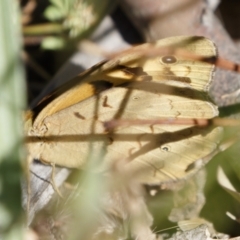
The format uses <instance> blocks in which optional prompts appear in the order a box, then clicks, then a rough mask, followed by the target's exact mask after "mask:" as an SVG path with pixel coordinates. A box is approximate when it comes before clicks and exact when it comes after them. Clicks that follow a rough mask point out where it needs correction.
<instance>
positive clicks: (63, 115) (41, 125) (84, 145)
mask: <svg viewBox="0 0 240 240" xmlns="http://www.w3.org/2000/svg"><path fill="white" fill-rule="evenodd" d="M164 48H168V49H169V48H172V49H178V48H181V49H183V50H186V51H187V52H189V53H193V54H195V55H199V56H203V57H216V47H215V46H214V44H213V43H212V42H211V41H210V40H208V39H206V38H204V37H191V36H177V37H171V38H166V39H162V40H159V41H157V42H155V43H147V44H143V45H140V46H137V47H133V48H131V49H130V50H128V51H126V52H124V53H123V54H120V55H117V56H116V57H114V58H112V59H111V60H108V61H104V62H101V63H99V64H97V65H95V66H93V67H92V68H90V69H89V70H87V71H85V72H83V73H81V74H80V75H79V76H77V77H76V78H75V79H73V80H72V81H70V82H69V83H67V84H65V85H64V86H62V87H60V88H59V89H57V90H56V91H55V92H53V93H52V94H50V95H49V96H47V97H46V98H44V99H43V100H42V101H40V103H39V104H38V105H37V106H36V107H35V108H34V109H32V110H30V111H28V113H27V114H26V123H25V129H26V135H27V136H28V138H29V141H28V143H27V149H28V154H29V158H30V159H38V160H40V161H41V162H43V163H45V164H51V165H59V166H63V167H67V168H79V169H84V168H85V167H86V165H87V164H88V161H89V159H94V164H92V165H91V166H92V169H91V170H92V171H97V172H107V171H108V170H109V169H110V168H111V166H112V165H113V164H114V163H116V162H117V161H120V160H123V161H124V163H125V164H124V166H123V169H124V171H126V172H128V173H137V176H138V180H139V181H140V182H141V183H143V184H150V185H155V184H164V183H168V182H173V181H178V180H180V179H186V178H188V177H190V176H191V175H193V174H194V173H195V172H196V171H198V169H199V168H200V167H201V166H202V165H204V164H205V163H206V162H208V161H209V160H210V159H211V156H212V153H213V152H214V151H215V150H216V148H217V146H218V143H219V141H220V139H221V134H222V128H221V127H212V126H209V127H205V128H201V127H198V126H195V125H194V124H189V125H177V124H176V125H171V124H161V125H157V124H149V125H136V126H134V125H132V126H122V127H121V126H120V127H118V128H116V129H114V130H111V131H110V130H106V129H105V128H104V125H103V123H104V122H106V121H111V120H114V119H118V120H126V119H130V120H131V119H137V120H144V119H152V120H155V119H159V118H167V119H183V120H184V119H193V118H194V119H198V118H201V119H211V118H214V117H216V116H218V109H217V106H216V105H215V104H214V103H213V102H212V101H211V99H210V98H209V94H208V91H209V86H210V83H211V81H212V78H213V72H214V65H213V64H209V63H206V62H201V61H196V60H191V59H186V58H184V57H182V56H178V55H173V54H171V55H166V54H164V51H163V54H153V56H146V54H142V53H141V52H147V51H148V50H149V49H156V50H157V49H163V50H164ZM199 162H200V164H195V163H199Z"/></svg>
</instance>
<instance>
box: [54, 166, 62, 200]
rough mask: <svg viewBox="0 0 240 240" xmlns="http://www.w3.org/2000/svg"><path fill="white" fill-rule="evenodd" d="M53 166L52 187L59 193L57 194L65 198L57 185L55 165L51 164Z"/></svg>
mask: <svg viewBox="0 0 240 240" xmlns="http://www.w3.org/2000/svg"><path fill="white" fill-rule="evenodd" d="M51 166H52V175H51V185H52V187H53V189H54V191H56V192H57V194H58V195H59V196H60V197H61V198H63V195H62V194H61V192H60V190H59V189H58V187H57V185H56V183H55V163H51Z"/></svg>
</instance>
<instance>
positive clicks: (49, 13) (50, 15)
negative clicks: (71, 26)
mask: <svg viewBox="0 0 240 240" xmlns="http://www.w3.org/2000/svg"><path fill="white" fill-rule="evenodd" d="M44 16H45V17H46V18H47V19H48V20H50V21H56V20H60V19H62V18H63V17H64V16H65V12H63V11H60V10H59V9H58V8H56V7H54V6H49V7H48V8H47V9H46V10H45V11H44Z"/></svg>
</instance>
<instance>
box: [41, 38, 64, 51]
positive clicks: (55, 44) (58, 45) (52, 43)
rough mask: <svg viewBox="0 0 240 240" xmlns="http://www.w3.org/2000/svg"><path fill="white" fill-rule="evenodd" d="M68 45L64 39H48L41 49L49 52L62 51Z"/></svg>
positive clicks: (44, 41)
mask: <svg viewBox="0 0 240 240" xmlns="http://www.w3.org/2000/svg"><path fill="white" fill-rule="evenodd" d="M65 45H66V42H65V40H64V39H63V38H60V37H47V38H45V39H44V40H43V42H42V45H41V47H42V48H44V49H49V50H57V49H62V48H63V47H64V46H65Z"/></svg>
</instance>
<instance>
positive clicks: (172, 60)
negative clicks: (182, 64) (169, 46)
mask: <svg viewBox="0 0 240 240" xmlns="http://www.w3.org/2000/svg"><path fill="white" fill-rule="evenodd" d="M161 61H162V62H163V63H165V64H173V63H176V62H177V58H176V57H175V56H164V57H162V58H161Z"/></svg>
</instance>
